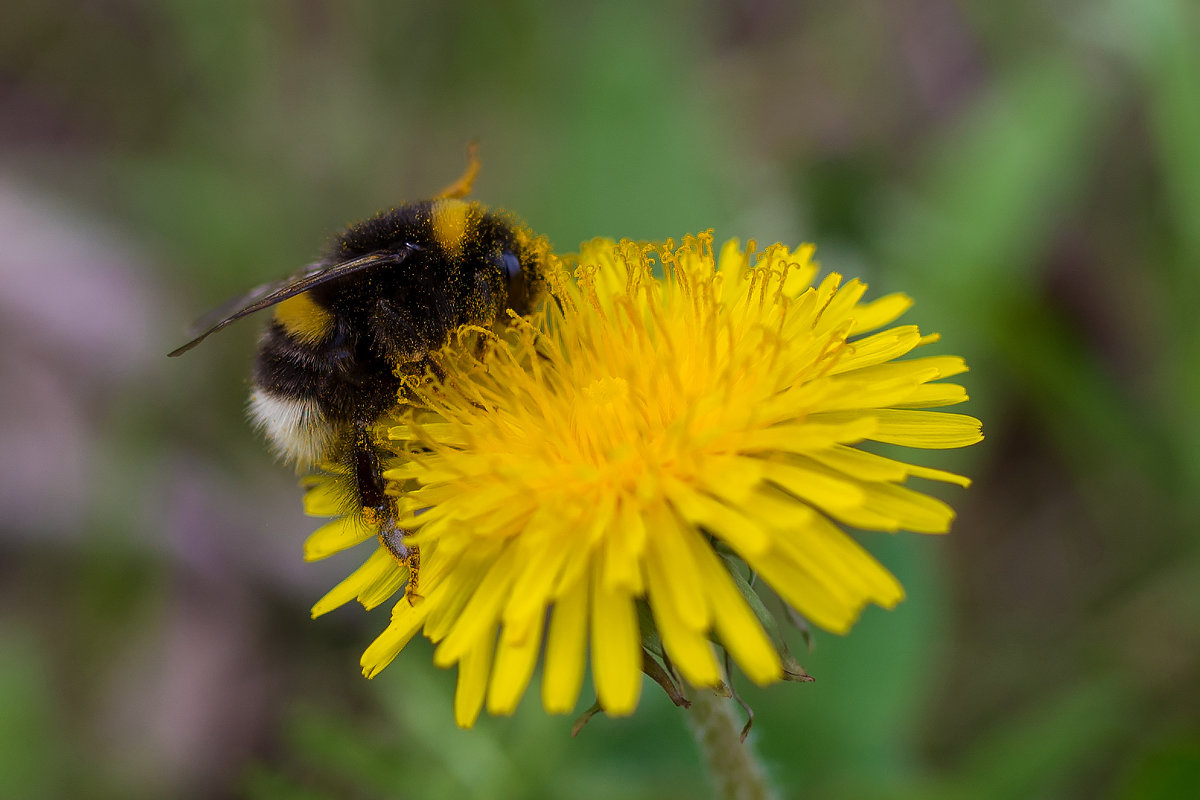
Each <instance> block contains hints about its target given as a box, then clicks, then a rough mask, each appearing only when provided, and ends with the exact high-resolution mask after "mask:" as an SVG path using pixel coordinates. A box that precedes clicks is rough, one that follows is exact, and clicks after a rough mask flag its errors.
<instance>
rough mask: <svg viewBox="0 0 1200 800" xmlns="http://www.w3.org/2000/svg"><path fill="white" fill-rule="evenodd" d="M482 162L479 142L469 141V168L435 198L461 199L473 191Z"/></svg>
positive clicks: (434, 197)
mask: <svg viewBox="0 0 1200 800" xmlns="http://www.w3.org/2000/svg"><path fill="white" fill-rule="evenodd" d="M481 165H482V162H480V160H479V142H476V141H471V142H468V143H467V168H466V169H465V170H464V171H463V174H462V175H460V176H459V178H458V180H456V181H455V182H454V183H452V184H450V185H449V186H447V187H446V188H445V189H442V190H441V191H440V192H438V193H437V194H435V195H434V196H433V199H434V200H461V199H462V198H464V197H466V196H467V195H469V194H470V193H471V186H472V185H473V184H474V183H475V178H476V177H477V176H478V175H479V167H480V166H481Z"/></svg>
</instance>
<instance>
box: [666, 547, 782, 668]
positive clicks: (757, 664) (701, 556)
mask: <svg viewBox="0 0 1200 800" xmlns="http://www.w3.org/2000/svg"><path fill="white" fill-rule="evenodd" d="M689 546H690V547H691V548H692V551H693V553H692V555H693V558H694V559H695V562H696V566H697V568H698V569H699V570H700V575H701V576H702V580H703V581H704V584H705V586H706V587H707V589H708V595H709V601H710V602H711V603H712V606H713V609H714V616H715V623H716V630H717V635H718V636H720V637H721V643H722V644H724V645H725V647H726V649H727V650H728V651H729V654H730V655H731V656H733V659H734V661H736V662H737V663H738V666H740V667H741V668H742V671H743V672H745V673H746V676H747V677H749V678H750V680H752V681H754V682H755V683H757V684H759V685H760V686H761V685H764V684H767V683H771V682H772V681H777V680H779V678H780V677H782V675H783V666H782V664H781V663H780V660H779V653H778V652H777V651H776V650H775V645H774V644H772V643H771V640H770V638H769V637H768V636H767V634H766V632H765V631H764V630H763V629H762V625H760V624H759V622H758V620H757V619H756V618H755V616H754V612H753V611H751V610H750V606H748V605H747V604H746V601H745V600H744V599H743V598H742V595H741V592H739V591H738V589H737V586H735V585H734V583H733V579H732V578H730V577H729V573H728V572H727V571H726V568H725V566H724V565H723V564H722V563H721V560H720V559H719V558H717V556H716V554H715V553H713V551H712V550H711V548H709V547H708V545H706V544H704V543H703V542H701V541H700V539H699V538H698V537H697V538H696V539H694V540H692V541H690V542H689ZM664 643H665V640H664ZM671 652H672V655H671V658H672V660H673V661H674V660H675V656H674V650H673V649H672V651H671ZM676 663H678V662H676Z"/></svg>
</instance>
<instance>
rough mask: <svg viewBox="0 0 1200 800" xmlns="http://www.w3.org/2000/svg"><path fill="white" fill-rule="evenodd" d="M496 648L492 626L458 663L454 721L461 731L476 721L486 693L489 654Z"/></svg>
mask: <svg viewBox="0 0 1200 800" xmlns="http://www.w3.org/2000/svg"><path fill="white" fill-rule="evenodd" d="M495 645H496V629H495V627H494V626H493V627H492V628H491V629H490V630H489V631H488V632H487V634H486V635H485V636H483V637H481V638H479V639H478V640H476V642H475V646H474V647H472V648H471V649H470V650H468V651H467V652H466V653H464V654H463V657H462V660H461V661H459V662H458V687H457V689H456V690H455V692H454V721H455V722H456V723H458V726H459V727H460V728H470V727H472V726H473V725H474V724H475V720H476V719H478V718H479V711H480V710H481V709H482V708H483V698H484V695H485V694H486V693H487V685H488V672H490V670H491V666H492V651H493V649H494V648H495Z"/></svg>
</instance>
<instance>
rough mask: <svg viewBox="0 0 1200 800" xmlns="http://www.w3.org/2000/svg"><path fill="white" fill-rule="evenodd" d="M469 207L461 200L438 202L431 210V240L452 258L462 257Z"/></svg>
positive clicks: (469, 204) (469, 205)
mask: <svg viewBox="0 0 1200 800" xmlns="http://www.w3.org/2000/svg"><path fill="white" fill-rule="evenodd" d="M471 205H472V204H471V203H466V202H463V201H462V200H438V201H436V202H434V204H433V208H432V209H431V212H430V213H431V215H432V217H433V220H432V221H433V239H434V241H436V242H437V243H438V244H439V245H441V247H442V250H443V251H445V253H446V254H447V255H449V256H450V257H452V258H457V257H459V256H461V255H462V251H463V239H464V238H466V235H467V223H468V221H469V215H470V211H471Z"/></svg>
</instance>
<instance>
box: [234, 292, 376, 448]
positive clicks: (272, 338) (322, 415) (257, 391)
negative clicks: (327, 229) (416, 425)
mask: <svg viewBox="0 0 1200 800" xmlns="http://www.w3.org/2000/svg"><path fill="white" fill-rule="evenodd" d="M311 305H312V306H313V307H314V308H316V309H317V311H318V312H322V313H324V314H325V315H327V317H328V319H327V321H324V322H321V325H322V326H323V328H318V326H317V322H312V321H309V322H305V323H304V325H306V326H307V327H306V328H305V329H304V330H301V325H300V324H299V323H297V321H296V318H292V319H290V320H289V319H288V318H286V317H284V316H282V315H277V316H276V318H275V319H274V320H273V321H272V322H271V325H270V326H269V327H268V328H267V329H266V331H264V332H263V335H262V339H261V340H260V342H259V349H258V355H257V356H256V358H255V360H254V371H253V381H254V390H253V392H252V393H251V395H250V416H251V419H252V420H253V421H254V423H255V424H256V425H257V426H258V427H259V428H261V429H262V431H263V432H264V433H265V434H266V436H267V437H268V438H269V439H270V440H271V443H272V444H273V445H274V448H275V450H276V451H277V452H278V453H279V454H280V455H281V456H282V457H283V458H284V459H286V460H289V461H293V460H294V461H296V462H297V463H299V464H301V465H306V464H312V463H314V462H316V461H320V460H323V459H326V458H330V457H332V456H334V455H335V454H334V453H332V452H331V450H332V449H333V448H335V447H337V446H338V443H339V440H340V439H343V438H345V437H344V436H343V435H342V434H344V432H345V431H346V430H348V429H349V428H350V427H351V426H353V425H354V424H363V423H367V422H371V421H373V420H374V419H375V418H377V417H378V416H379V414H381V413H382V411H383V410H384V409H385V408H386V407H387V406H388V405H390V404H392V403H394V402H395V397H396V389H397V381H396V379H395V378H394V377H393V376H392V374H391V371H390V370H389V369H388V368H387V367H386V365H382V364H377V363H375V362H376V361H377V360H378V359H377V358H376V357H375V356H374V355H373V354H372V353H370V352H369V351H366V350H365V349H364V348H362V347H361V346H360V344H359V341H360V340H359V337H358V336H356V335H355V333H354V331H353V330H352V329H351V328H350V327H349V326H348V325H346V324H345V321H344V320H341V319H339V318H338V317H337V316H336V315H334V314H333V313H332V312H330V311H326V310H325V309H323V308H322V307H320V306H317V305H316V304H315V303H311ZM314 316H317V317H319V315H318V314H309V315H308V317H309V319H310V320H311V319H312V317H314ZM318 321H320V320H318ZM289 322H290V323H291V324H289ZM322 330H323V333H322ZM318 334H320V335H318Z"/></svg>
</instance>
